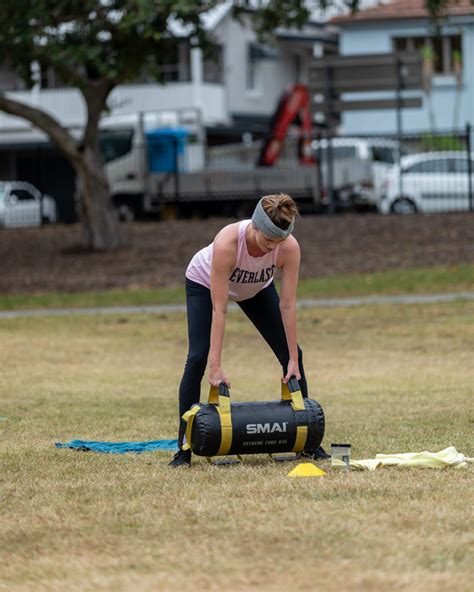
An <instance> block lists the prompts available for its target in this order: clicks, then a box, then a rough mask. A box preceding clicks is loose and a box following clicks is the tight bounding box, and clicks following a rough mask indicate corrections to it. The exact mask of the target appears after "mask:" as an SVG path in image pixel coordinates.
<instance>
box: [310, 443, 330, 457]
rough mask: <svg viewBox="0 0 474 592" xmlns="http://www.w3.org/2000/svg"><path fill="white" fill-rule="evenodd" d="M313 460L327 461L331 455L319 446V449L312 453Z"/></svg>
mask: <svg viewBox="0 0 474 592" xmlns="http://www.w3.org/2000/svg"><path fill="white" fill-rule="evenodd" d="M313 458H314V459H315V460H318V459H319V460H329V459H330V458H331V455H330V454H328V453H327V452H326V451H325V450H324V448H323V447H322V446H319V448H316V450H315V451H314V452H313Z"/></svg>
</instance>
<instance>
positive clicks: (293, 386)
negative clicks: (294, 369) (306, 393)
mask: <svg viewBox="0 0 474 592" xmlns="http://www.w3.org/2000/svg"><path fill="white" fill-rule="evenodd" d="M287 384H288V390H289V391H290V393H296V392H298V391H299V390H300V383H299V382H298V379H297V378H296V376H291V377H290V379H289V380H288V383H287Z"/></svg>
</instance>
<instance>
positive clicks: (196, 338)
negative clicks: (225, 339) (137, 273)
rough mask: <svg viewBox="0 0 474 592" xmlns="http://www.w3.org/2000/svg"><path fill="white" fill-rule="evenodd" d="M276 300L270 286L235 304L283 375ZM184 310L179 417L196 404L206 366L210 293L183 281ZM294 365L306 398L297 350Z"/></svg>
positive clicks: (283, 353)
mask: <svg viewBox="0 0 474 592" xmlns="http://www.w3.org/2000/svg"><path fill="white" fill-rule="evenodd" d="M279 303H280V299H279V297H278V293H277V291H276V288H275V284H274V283H273V282H272V283H271V284H270V285H269V286H268V287H266V288H264V289H263V290H261V291H260V292H258V294H256V295H255V296H254V297H253V298H249V299H248V300H242V301H241V302H237V304H238V305H239V306H240V308H241V309H242V310H243V311H244V313H245V314H246V315H247V317H248V318H249V319H250V320H251V321H252V323H253V324H254V325H255V327H256V328H257V329H258V331H259V332H260V334H261V335H262V337H263V338H264V339H265V341H266V342H267V343H268V345H269V346H270V348H271V349H272V351H273V353H274V354H275V355H276V357H277V358H278V361H279V362H280V364H281V367H282V369H283V375H286V372H287V366H288V361H289V357H290V356H289V351H288V343H287V341H286V333H285V328H284V326H283V320H282V318H281V312H280V306H279ZM186 308H187V314H188V339H189V352H188V357H187V359H186V365H185V367H184V374H183V378H182V379H181V384H180V386H179V415H180V417H181V416H182V415H183V413H185V412H186V411H187V410H188V409H189V408H190V407H191V406H192V405H194V404H195V403H198V402H199V397H200V394H201V380H202V378H203V376H204V372H205V370H206V365H207V357H208V354H209V347H210V340H211V323H212V301H211V292H210V290H209V289H208V288H206V287H205V286H202V285H201V284H197V283H196V282H193V281H191V280H189V279H187V278H186ZM298 363H299V369H300V373H301V380H300V381H299V383H300V387H301V394H302V395H303V397H307V396H308V386H307V384H306V378H305V374H304V368H303V352H302V351H301V349H300V347H299V346H298ZM183 428H184V425H183V422H182V421H181V424H180V441H181V440H182V434H183Z"/></svg>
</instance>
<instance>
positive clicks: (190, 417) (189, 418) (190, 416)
mask: <svg viewBox="0 0 474 592" xmlns="http://www.w3.org/2000/svg"><path fill="white" fill-rule="evenodd" d="M199 409H201V407H200V406H199V405H193V406H192V407H191V409H189V411H186V413H183V420H184V421H185V422H186V423H187V425H186V442H184V443H183V446H182V448H183V450H189V449H190V448H191V445H190V442H191V433H192V429H193V422H194V417H195V416H196V413H197V412H198V411H199Z"/></svg>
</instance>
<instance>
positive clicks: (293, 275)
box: [279, 236, 301, 382]
mask: <svg viewBox="0 0 474 592" xmlns="http://www.w3.org/2000/svg"><path fill="white" fill-rule="evenodd" d="M300 257H301V255H300V247H299V244H298V241H297V240H296V239H295V238H294V237H293V236H290V237H288V238H287V239H286V240H285V241H284V242H283V243H282V245H281V246H280V253H279V264H280V266H281V270H282V282H281V294H280V311H281V318H282V320H283V326H284V327H285V333H286V341H287V343H288V350H289V353H290V359H289V362H288V369H287V373H286V376H284V377H283V382H288V380H289V379H290V378H291V377H292V376H296V378H297V379H298V380H299V379H300V378H301V373H300V369H299V364H298V341H297V329H296V289H297V287H298V275H299V270H300Z"/></svg>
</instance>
